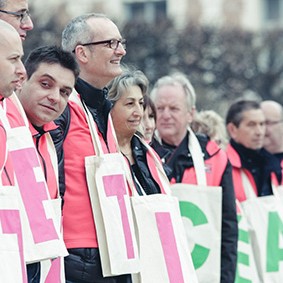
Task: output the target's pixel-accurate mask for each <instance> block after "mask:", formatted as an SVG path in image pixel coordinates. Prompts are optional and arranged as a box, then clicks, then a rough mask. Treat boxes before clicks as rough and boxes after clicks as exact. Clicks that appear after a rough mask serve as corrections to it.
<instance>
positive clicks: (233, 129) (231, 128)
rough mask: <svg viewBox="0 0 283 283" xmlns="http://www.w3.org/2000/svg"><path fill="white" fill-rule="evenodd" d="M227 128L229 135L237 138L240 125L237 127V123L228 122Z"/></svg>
mask: <svg viewBox="0 0 283 283" xmlns="http://www.w3.org/2000/svg"><path fill="white" fill-rule="evenodd" d="M226 128H227V132H228V134H229V136H230V137H231V138H232V139H236V137H237V132H238V127H236V125H235V124H233V123H228V124H227V126H226Z"/></svg>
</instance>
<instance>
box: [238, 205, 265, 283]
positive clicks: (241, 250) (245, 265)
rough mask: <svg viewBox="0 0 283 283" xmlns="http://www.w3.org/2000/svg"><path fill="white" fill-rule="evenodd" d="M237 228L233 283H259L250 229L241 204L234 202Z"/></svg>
mask: <svg viewBox="0 0 283 283" xmlns="http://www.w3.org/2000/svg"><path fill="white" fill-rule="evenodd" d="M236 207H237V219H238V228H239V238H238V252H237V255H238V256H237V270H236V277H235V283H244V282H247V283H248V282H251V283H260V282H261V281H260V279H259V276H258V271H257V267H256V264H255V258H254V254H253V249H252V243H251V236H250V227H249V224H248V222H247V219H246V215H245V213H244V211H243V209H242V207H241V204H240V202H239V201H238V200H236Z"/></svg>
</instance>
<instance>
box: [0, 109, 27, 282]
mask: <svg viewBox="0 0 283 283" xmlns="http://www.w3.org/2000/svg"><path fill="white" fill-rule="evenodd" d="M4 107H5V104H4ZM0 120H1V122H2V124H3V126H4V125H5V127H7V125H8V120H7V117H6V113H5V109H3V108H2V106H0ZM6 160H7V152H6V153H5V157H4V163H3V164H4V165H3V166H5V163H6ZM2 171H3V168H0V282H11V283H21V282H22V283H27V272H26V265H25V261H24V252H23V235H22V226H21V220H20V211H19V202H18V194H17V191H16V189H15V187H13V186H3V184H2V179H1V176H2Z"/></svg>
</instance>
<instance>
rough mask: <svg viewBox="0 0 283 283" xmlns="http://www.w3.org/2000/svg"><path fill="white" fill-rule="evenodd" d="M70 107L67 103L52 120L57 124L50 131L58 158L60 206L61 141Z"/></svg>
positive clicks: (62, 189) (62, 178) (62, 187)
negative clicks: (60, 112)
mask: <svg viewBox="0 0 283 283" xmlns="http://www.w3.org/2000/svg"><path fill="white" fill-rule="evenodd" d="M70 119H71V117H70V108H69V105H67V107H66V108H65V110H64V112H63V113H62V114H61V116H59V118H57V119H56V120H55V121H54V122H55V124H56V125H57V126H58V128H57V129H55V130H53V131H51V132H50V134H51V137H52V140H53V142H54V145H55V148H56V153H57V158H58V176H59V191H60V196H61V198H62V206H63V203H64V194H65V170H64V150H63V143H64V140H65V138H66V136H67V133H68V130H69V125H70Z"/></svg>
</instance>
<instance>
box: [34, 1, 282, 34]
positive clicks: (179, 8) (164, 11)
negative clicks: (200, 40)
mask: <svg viewBox="0 0 283 283" xmlns="http://www.w3.org/2000/svg"><path fill="white" fill-rule="evenodd" d="M30 3H32V4H33V5H34V6H35V9H36V11H37V10H40V9H44V10H45V11H48V10H49V8H50V9H53V8H54V6H55V5H58V1H57V0H49V1H47V2H45V3H44V6H43V5H42V1H41V0H30ZM59 3H60V5H63V4H65V7H66V9H67V10H68V13H70V14H71V15H72V16H76V15H78V14H81V13H85V12H91V11H96V12H103V13H106V14H107V15H108V16H109V17H111V18H113V19H115V20H116V21H119V22H120V23H123V22H126V21H128V20H130V19H133V18H135V19H143V20H145V21H147V22H152V23H156V22H158V19H159V18H160V17H161V16H164V15H165V16H167V17H169V18H171V19H172V20H173V21H174V23H175V25H176V26H177V27H179V28H182V27H183V26H184V25H186V24H188V23H197V24H203V25H215V26H220V27H221V26H225V27H238V28H243V29H246V30H253V31H257V30H261V29H266V28H274V27H278V26H280V27H281V26H283V0H213V1H211V0H107V1H105V0H80V1H73V0H63V1H60V2H59Z"/></svg>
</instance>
